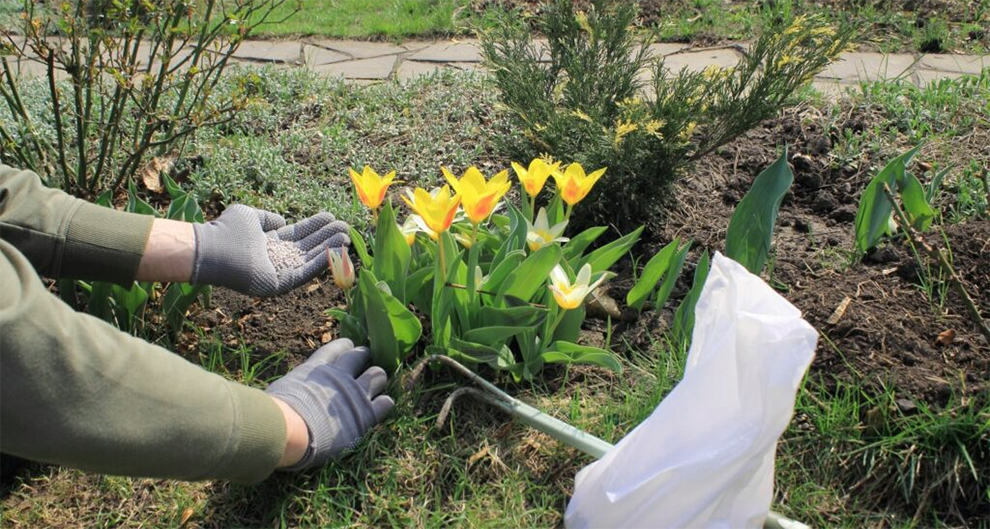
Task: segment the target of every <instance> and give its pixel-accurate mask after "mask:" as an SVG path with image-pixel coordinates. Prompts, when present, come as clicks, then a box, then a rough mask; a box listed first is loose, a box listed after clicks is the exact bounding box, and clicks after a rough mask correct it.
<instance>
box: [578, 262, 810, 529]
mask: <svg viewBox="0 0 990 529" xmlns="http://www.w3.org/2000/svg"><path fill="white" fill-rule="evenodd" d="M817 341H818V333H817V332H816V331H815V330H814V329H813V328H812V327H811V325H809V324H808V323H807V322H806V321H804V320H803V319H802V318H801V312H800V311H799V310H798V309H797V308H795V307H794V306H793V305H791V304H790V303H789V302H788V301H787V300H785V299H784V298H783V297H781V296H780V295H779V294H777V293H776V292H774V290H773V289H772V288H770V286H768V285H767V284H766V283H764V282H763V280H761V279H760V278H759V277H757V276H755V275H753V274H751V273H750V272H749V271H748V270H746V269H745V268H744V267H743V266H742V265H740V264H739V263H737V262H735V261H733V260H731V259H729V258H728V257H725V256H723V255H721V254H718V253H716V254H715V258H714V259H713V261H712V268H711V272H710V273H709V274H708V279H707V281H706V282H705V287H704V289H703V291H702V294H701V297H700V298H699V300H698V304H697V308H696V312H695V326H694V334H693V335H692V342H691V350H690V351H689V352H688V358H687V366H686V368H685V370H684V378H683V380H682V381H681V382H680V383H679V384H678V385H677V387H675V388H674V390H673V391H671V392H670V394H669V395H668V396H667V397H666V398H665V399H664V400H663V401H662V402H661V403H660V405H659V406H657V409H656V410H654V412H653V414H651V415H650V417H649V418H647V419H646V420H645V421H644V422H643V423H642V424H640V425H639V426H637V427H636V428H635V429H634V430H633V431H632V432H630V433H629V435H627V436H626V437H624V438H623V439H622V440H621V441H619V443H618V444H616V446H615V448H614V449H612V450H610V451H609V452H608V453H607V454H606V455H605V456H604V457H602V458H601V459H599V460H598V461H596V462H594V463H592V464H591V465H588V466H587V467H585V468H584V469H582V470H581V471H580V472H579V473H578V475H577V477H576V478H575V480H574V496H573V497H572V498H571V501H570V504H569V505H568V506H567V512H566V514H565V516H564V522H565V524H566V526H567V527H568V528H571V529H579V528H586V527H587V528H636V527H643V528H658V529H660V528H662V529H666V528H679V527H692V528H693V527H720V528H732V529H736V528H742V527H751V528H757V527H762V525H763V522H764V520H765V519H766V517H767V513H768V511H769V508H770V500H771V497H772V493H773V465H774V450H775V448H776V444H777V438H778V437H779V436H780V434H781V433H783V431H784V429H785V428H786V427H787V423H788V422H789V421H790V420H791V416H792V415H793V413H794V397H795V393H796V392H797V388H798V385H799V384H800V382H801V378H802V377H803V376H804V373H805V371H806V370H807V369H808V365H809V364H810V363H811V359H812V357H813V356H814V351H815V345H816V343H817Z"/></svg>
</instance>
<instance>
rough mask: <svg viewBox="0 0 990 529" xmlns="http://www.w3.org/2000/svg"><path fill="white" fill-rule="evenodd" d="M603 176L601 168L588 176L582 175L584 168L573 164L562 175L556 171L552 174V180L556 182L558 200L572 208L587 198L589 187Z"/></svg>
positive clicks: (603, 171) (603, 169)
mask: <svg viewBox="0 0 990 529" xmlns="http://www.w3.org/2000/svg"><path fill="white" fill-rule="evenodd" d="M603 174H605V168H604V167H603V168H601V169H599V170H597V171H594V172H592V173H591V174H589V175H585V174H584V167H581V164H579V163H577V162H575V163H572V164H570V165H568V166H567V169H565V170H564V172H563V173H561V172H560V171H556V172H554V173H553V178H554V180H556V181H557V189H559V190H560V198H562V199H563V200H564V203H565V204H567V205H568V206H573V205H574V204H577V203H578V202H581V201H582V200H584V197H586V196H588V192H589V191H591V187H592V186H594V185H595V182H597V181H598V179H599V178H601V177H602V175H603Z"/></svg>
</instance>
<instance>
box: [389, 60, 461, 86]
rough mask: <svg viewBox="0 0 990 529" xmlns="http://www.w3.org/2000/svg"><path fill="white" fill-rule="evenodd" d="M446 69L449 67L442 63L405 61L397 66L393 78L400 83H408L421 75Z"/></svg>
mask: <svg viewBox="0 0 990 529" xmlns="http://www.w3.org/2000/svg"><path fill="white" fill-rule="evenodd" d="M447 69H449V67H448V66H447V65H446V64H443V63H437V62H421V61H408V60H407V61H402V64H400V65H399V68H398V69H397V70H396V71H395V77H396V78H397V79H399V80H400V81H408V80H410V79H414V78H416V77H419V76H421V75H430V74H434V73H437V72H439V71H441V70H447Z"/></svg>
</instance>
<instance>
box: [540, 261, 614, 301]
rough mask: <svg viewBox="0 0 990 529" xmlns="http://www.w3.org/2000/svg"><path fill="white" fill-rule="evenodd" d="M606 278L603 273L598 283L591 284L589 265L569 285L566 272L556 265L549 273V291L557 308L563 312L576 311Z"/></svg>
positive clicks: (583, 267)
mask: <svg viewBox="0 0 990 529" xmlns="http://www.w3.org/2000/svg"><path fill="white" fill-rule="evenodd" d="M607 278H608V274H607V273H605V274H602V276H601V277H599V278H598V281H595V282H594V283H591V265H590V264H586V265H584V266H582V267H581V270H579V271H578V274H577V279H575V280H574V283H571V281H570V279H568V278H567V272H565V271H564V269H563V268H561V267H560V265H557V266H555V267H553V270H551V271H550V291H551V292H553V299H554V300H555V301H556V302H557V306H558V307H560V308H561V309H563V310H571V309H576V308H578V307H580V306H581V304H582V303H584V298H586V297H587V296H588V294H590V293H591V292H593V291H594V290H595V288H597V287H598V285H600V284H601V283H602V282H603V281H605V279H607ZM589 283H590V284H589Z"/></svg>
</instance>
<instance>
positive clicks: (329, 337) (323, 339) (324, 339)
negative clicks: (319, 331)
mask: <svg viewBox="0 0 990 529" xmlns="http://www.w3.org/2000/svg"><path fill="white" fill-rule="evenodd" d="M330 340H333V335H332V334H330V333H328V332H325V333H323V335H322V336H320V343H330Z"/></svg>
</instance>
